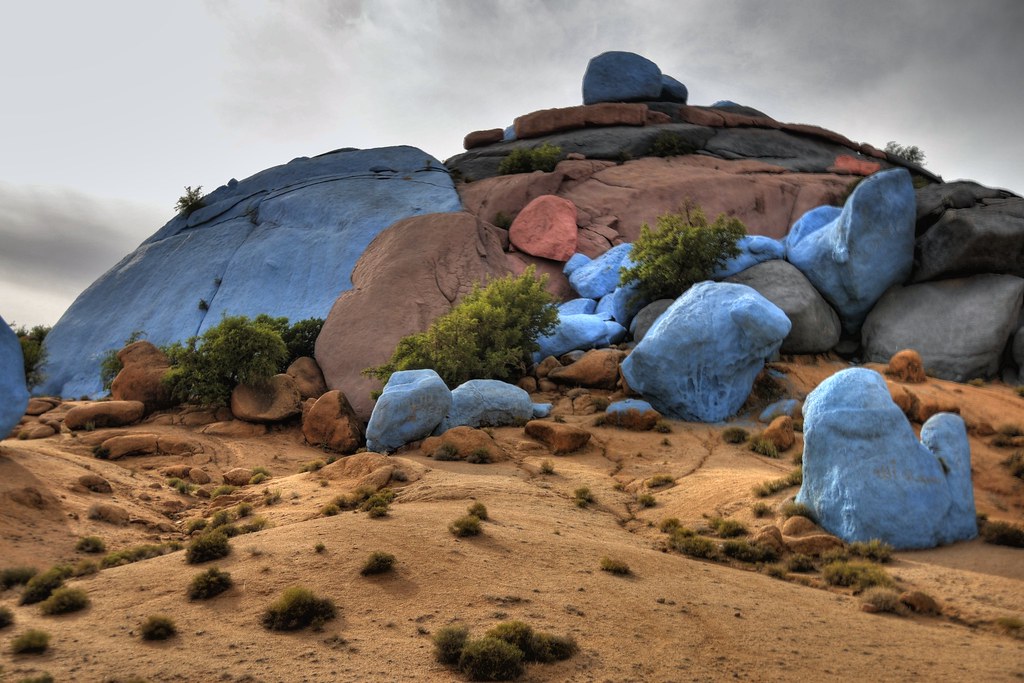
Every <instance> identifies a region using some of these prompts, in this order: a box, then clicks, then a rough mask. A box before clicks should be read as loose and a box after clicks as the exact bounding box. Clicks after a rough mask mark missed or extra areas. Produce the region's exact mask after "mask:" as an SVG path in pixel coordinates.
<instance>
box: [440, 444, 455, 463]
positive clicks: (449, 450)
mask: <svg viewBox="0 0 1024 683" xmlns="http://www.w3.org/2000/svg"><path fill="white" fill-rule="evenodd" d="M458 459H459V449H458V448H456V447H455V446H453V445H452V444H450V443H443V444H441V445H440V446H438V447H437V449H436V450H435V451H434V460H440V461H442V462H445V461H451V460H458Z"/></svg>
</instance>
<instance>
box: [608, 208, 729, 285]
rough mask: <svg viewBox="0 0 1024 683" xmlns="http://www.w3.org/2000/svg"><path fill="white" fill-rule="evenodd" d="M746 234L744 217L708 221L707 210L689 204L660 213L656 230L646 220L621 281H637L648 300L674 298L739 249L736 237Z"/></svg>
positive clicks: (708, 275) (709, 275) (622, 273)
mask: <svg viewBox="0 0 1024 683" xmlns="http://www.w3.org/2000/svg"><path fill="white" fill-rule="evenodd" d="M746 234H747V229H746V227H745V226H744V225H743V223H741V222H740V221H739V220H737V219H735V218H730V217H727V216H726V215H725V214H722V215H720V216H718V218H716V219H715V222H714V223H710V224H709V223H708V220H707V217H706V216H705V215H704V212H703V211H702V210H701V209H700V208H699V207H696V206H693V205H690V204H687V205H685V206H684V207H683V213H670V214H665V215H663V216H659V217H658V220H657V232H655V231H652V230H651V228H650V226H648V225H647V224H646V223H644V224H643V225H642V226H641V227H640V236H639V237H638V238H637V239H636V241H635V242H633V250H632V251H631V252H630V255H629V257H630V260H631V261H632V262H633V264H634V265H632V266H629V267H625V268H623V269H622V270H621V273H620V275H621V280H622V284H624V285H627V284H630V283H634V282H635V283H636V286H637V288H638V289H639V291H640V294H641V295H642V296H643V297H644V298H645V299H647V300H649V301H653V300H655V299H675V298H677V297H678V296H679V295H680V294H682V293H683V292H685V291H686V290H687V289H689V288H690V286H692V285H693V284H695V283H697V282H701V281H703V280H707V279H708V278H710V277H711V274H712V272H714V270H715V269H716V268H718V267H720V266H722V265H724V264H725V262H726V261H727V260H728V259H730V258H732V257H734V256H737V255H738V254H739V253H740V250H739V247H738V246H737V245H736V243H737V241H738V240H739V239H740V238H741V237H743V236H744V235H746Z"/></svg>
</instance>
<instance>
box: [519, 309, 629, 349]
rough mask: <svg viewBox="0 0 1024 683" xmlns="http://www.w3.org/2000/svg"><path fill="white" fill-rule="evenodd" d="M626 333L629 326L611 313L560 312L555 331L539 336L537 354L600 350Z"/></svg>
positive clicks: (617, 340)
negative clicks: (619, 321) (568, 313)
mask: <svg viewBox="0 0 1024 683" xmlns="http://www.w3.org/2000/svg"><path fill="white" fill-rule="evenodd" d="M625 336H626V328H624V327H623V326H622V325H620V324H618V323H617V322H615V321H614V320H608V316H602V315H587V314H584V313H580V314H576V315H559V316H558V324H557V325H556V326H555V331H554V332H552V333H551V334H549V335H546V336H543V337H538V339H537V345H538V346H539V347H540V350H539V351H538V352H537V353H535V354H534V358H535V359H536V360H538V361H539V360H540V359H541V358H546V357H548V356H561V355H562V354H564V353H568V352H569V351H575V350H584V351H585V350H587V349H599V348H603V347H605V346H610V345H612V344H615V343H618V342H619V341H620V340H621V339H622V338H623V337H625Z"/></svg>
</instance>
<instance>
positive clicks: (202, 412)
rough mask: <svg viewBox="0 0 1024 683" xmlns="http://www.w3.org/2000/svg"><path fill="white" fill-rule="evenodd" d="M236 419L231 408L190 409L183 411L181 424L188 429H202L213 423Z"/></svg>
mask: <svg viewBox="0 0 1024 683" xmlns="http://www.w3.org/2000/svg"><path fill="white" fill-rule="evenodd" d="M233 417H234V415H232V414H231V408H228V407H226V406H225V407H222V408H214V409H211V408H198V407H188V408H185V409H184V410H182V411H181V420H180V421H181V424H183V425H185V426H186V427H201V426H203V425H208V424H210V423H211V422H224V421H225V420H230V419H232V418H233Z"/></svg>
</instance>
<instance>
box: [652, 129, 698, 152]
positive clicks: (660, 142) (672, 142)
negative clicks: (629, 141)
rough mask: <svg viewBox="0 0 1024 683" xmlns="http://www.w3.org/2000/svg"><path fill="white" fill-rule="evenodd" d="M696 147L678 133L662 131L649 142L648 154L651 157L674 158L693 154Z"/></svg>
mask: <svg viewBox="0 0 1024 683" xmlns="http://www.w3.org/2000/svg"><path fill="white" fill-rule="evenodd" d="M695 151H696V147H694V146H693V143H691V142H690V141H689V140H687V139H686V138H685V137H683V136H682V135H680V134H679V133H677V132H675V131H671V130H663V131H661V132H660V133H658V134H657V135H656V136H655V137H654V140H652V141H651V147H650V150H649V151H648V154H649V155H650V156H652V157H675V156H681V155H683V154H693V153H694V152H695Z"/></svg>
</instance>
